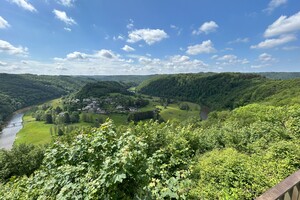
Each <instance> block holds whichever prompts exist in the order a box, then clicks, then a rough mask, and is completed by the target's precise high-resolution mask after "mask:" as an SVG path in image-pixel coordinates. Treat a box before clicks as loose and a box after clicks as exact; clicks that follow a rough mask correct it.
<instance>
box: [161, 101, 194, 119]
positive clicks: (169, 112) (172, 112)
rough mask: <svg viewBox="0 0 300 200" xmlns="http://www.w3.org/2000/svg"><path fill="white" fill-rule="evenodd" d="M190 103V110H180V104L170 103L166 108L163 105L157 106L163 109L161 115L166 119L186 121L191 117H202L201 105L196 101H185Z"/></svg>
mask: <svg viewBox="0 0 300 200" xmlns="http://www.w3.org/2000/svg"><path fill="white" fill-rule="evenodd" d="M185 103H187V104H188V105H189V107H190V110H180V108H179V106H178V104H169V105H168V106H167V107H166V108H164V107H163V106H156V107H157V108H159V109H161V111H160V116H161V117H162V118H163V119H164V120H165V121H174V120H179V121H185V120H186V119H188V118H190V117H200V106H199V105H197V104H194V103H190V102H185Z"/></svg>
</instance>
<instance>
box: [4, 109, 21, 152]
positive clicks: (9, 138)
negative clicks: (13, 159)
mask: <svg viewBox="0 0 300 200" xmlns="http://www.w3.org/2000/svg"><path fill="white" fill-rule="evenodd" d="M23 115H24V112H20V113H18V112H17V113H14V114H13V116H12V118H11V119H10V120H9V121H8V123H7V125H6V126H5V127H4V129H3V130H2V132H1V133H0V149H2V148H4V149H8V150H9V149H11V148H12V146H13V144H14V141H15V138H16V135H17V133H18V132H19V131H20V130H21V129H22V128H23V124H22V122H23Z"/></svg>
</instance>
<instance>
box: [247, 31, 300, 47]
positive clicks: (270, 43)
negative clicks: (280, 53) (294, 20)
mask: <svg viewBox="0 0 300 200" xmlns="http://www.w3.org/2000/svg"><path fill="white" fill-rule="evenodd" d="M295 40H297V37H296V36H295V35H291V34H290V35H283V36H280V37H279V38H274V39H266V40H265V41H263V42H260V43H259V44H257V45H252V46H251V47H250V48H251V49H268V48H273V47H276V46H280V45H283V44H286V43H288V42H291V41H295Z"/></svg>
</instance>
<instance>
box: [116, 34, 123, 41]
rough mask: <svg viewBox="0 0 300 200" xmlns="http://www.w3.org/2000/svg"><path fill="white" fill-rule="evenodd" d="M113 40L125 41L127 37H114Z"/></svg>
mask: <svg viewBox="0 0 300 200" xmlns="http://www.w3.org/2000/svg"><path fill="white" fill-rule="evenodd" d="M113 40H115V41H116V40H125V37H124V36H123V35H118V36H114V37H113Z"/></svg>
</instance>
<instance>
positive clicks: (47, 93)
mask: <svg viewBox="0 0 300 200" xmlns="http://www.w3.org/2000/svg"><path fill="white" fill-rule="evenodd" d="M85 83H86V81H84V80H82V79H79V78H75V77H70V76H38V75H31V74H22V75H16V74H0V123H1V121H3V120H4V119H5V118H6V117H7V116H8V115H10V114H11V113H12V112H13V111H15V110H17V109H20V108H23V107H26V106H29V105H33V104H36V103H39V102H41V101H45V100H48V99H52V98H56V97H60V96H61V95H65V94H67V93H70V92H74V91H76V90H78V89H79V88H80V87H82V86H83V85H84V84H85Z"/></svg>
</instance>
